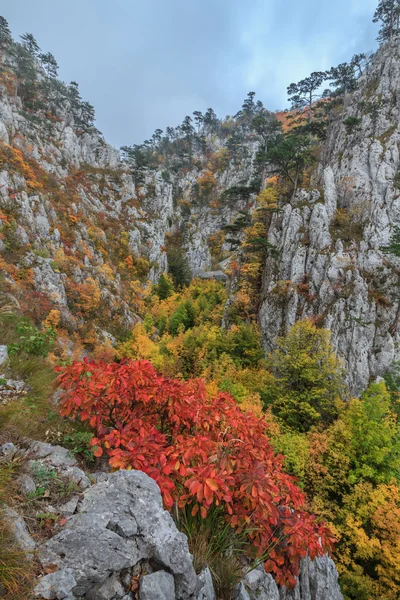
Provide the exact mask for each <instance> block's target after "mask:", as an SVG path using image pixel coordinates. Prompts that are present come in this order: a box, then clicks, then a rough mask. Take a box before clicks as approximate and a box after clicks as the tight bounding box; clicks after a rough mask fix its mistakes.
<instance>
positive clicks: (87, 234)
mask: <svg viewBox="0 0 400 600" xmlns="http://www.w3.org/2000/svg"><path fill="white" fill-rule="evenodd" d="M399 65H400V63H399V56H398V48H397V47H396V45H395V44H391V45H386V46H384V47H382V48H381V49H380V50H379V52H378V53H377V55H376V56H375V57H374V58H373V59H372V60H371V61H370V62H369V64H368V66H367V69H366V71H365V72H364V74H363V75H362V76H361V78H360V79H359V81H358V87H357V89H356V91H355V92H353V93H352V94H348V95H347V96H346V97H345V101H344V102H345V105H344V109H343V112H342V113H339V114H338V115H336V118H333V119H332V122H331V123H330V125H329V128H328V134H327V139H326V141H325V142H323V143H322V144H321V147H320V149H319V163H318V167H317V168H316V170H315V173H314V174H313V176H312V179H311V184H310V186H308V187H307V189H303V190H298V192H297V193H296V195H295V196H294V197H293V198H292V200H291V201H290V202H287V201H285V202H282V203H281V205H280V207H279V210H277V211H275V213H274V214H273V217H272V219H271V222H270V225H269V230H268V239H269V242H270V243H271V244H273V245H274V246H275V247H276V248H277V250H278V258H277V255H276V254H274V255H273V256H270V257H267V258H266V259H265V265H264V275H263V283H262V289H261V290H260V309H259V323H260V327H261V331H262V335H263V340H264V345H265V348H266V349H267V350H270V349H271V348H272V347H273V344H274V339H275V338H276V336H277V335H280V334H282V333H283V332H285V331H286V330H287V328H288V326H289V325H291V324H293V323H294V322H295V321H296V320H297V319H299V318H301V317H304V316H309V315H311V316H313V317H315V318H317V319H318V321H319V323H321V324H322V325H323V326H325V327H328V328H329V329H331V330H332V333H333V342H334V345H335V347H336V349H337V351H338V353H339V354H340V356H342V357H343V358H344V361H345V364H346V367H347V371H348V377H349V383H350V386H351V389H352V391H354V392H355V393H359V392H360V391H362V390H363V389H365V387H366V385H367V383H368V381H369V379H370V378H371V377H372V378H373V377H376V376H378V375H382V374H383V373H384V372H385V370H387V369H388V368H389V367H390V365H391V363H392V362H393V361H395V360H397V359H398V351H397V346H398V327H397V322H396V315H397V307H398V287H397V284H398V277H399V275H398V267H399V265H398V264H397V263H396V259H392V258H390V260H389V259H388V257H387V255H385V254H384V253H383V252H382V251H381V249H380V248H381V246H382V245H385V244H387V242H388V240H389V238H390V235H391V233H392V232H393V228H394V227H395V226H396V224H398V223H399V189H398V177H397V175H398V169H399V150H398V148H399V147H398V142H399V136H400V134H399V131H398V121H399V110H400V104H399V102H400V100H399V89H400V66H399ZM38 68H39V67H38ZM6 73H7V71H6ZM0 83H1V88H0V89H1V98H0V137H1V147H0V154H1V157H0V208H1V210H2V213H1V219H2V223H3V225H2V230H1V234H0V250H1V254H2V272H3V280H2V283H1V286H2V290H3V293H4V294H6V296H7V297H8V300H7V301H9V300H10V298H11V301H12V302H14V303H17V304H19V305H20V306H21V307H22V310H23V311H26V312H27V313H34V316H35V317H36V318H37V319H38V320H40V319H42V318H44V317H45V316H46V314H48V312H49V310H50V309H52V308H53V309H56V310H58V311H60V314H61V324H62V325H63V327H64V328H65V330H66V331H69V335H70V337H71V336H72V337H73V336H74V335H75V337H76V331H84V335H86V338H87V339H89V341H90V340H92V341H93V339H96V338H99V337H100V338H101V337H103V338H104V337H105V338H108V339H111V340H112V339H113V335H118V333H120V332H121V331H123V330H125V331H126V330H128V329H129V327H130V326H131V325H132V324H133V323H134V322H135V321H136V320H137V318H138V310H137V308H138V304H140V298H141V297H142V296H143V295H144V294H145V291H144V290H145V287H146V284H145V282H146V280H147V279H150V280H152V281H156V280H157V278H158V276H159V274H160V273H161V272H163V271H165V270H167V269H168V258H167V257H168V252H169V250H171V254H173V252H175V254H176V252H178V254H182V255H186V258H187V264H188V267H189V268H190V271H191V273H192V274H199V273H200V274H201V273H202V272H204V271H206V272H208V271H221V270H223V269H224V268H225V267H226V265H227V264H228V263H229V262H230V260H231V259H232V258H233V257H235V252H236V250H237V248H238V245H239V242H240V239H241V237H240V236H241V228H240V225H239V226H238V227H235V223H237V222H238V219H239V222H240V219H242V222H246V219H247V220H248V218H249V214H250V213H251V211H252V210H253V209H254V207H255V197H256V195H257V193H258V192H259V191H260V190H261V189H262V185H263V181H264V180H265V177H266V175H267V174H268V171H267V170H265V168H262V166H260V164H259V163H257V161H256V160H255V157H256V153H257V150H258V149H259V148H260V146H261V145H262V137H260V135H258V134H257V132H256V131H254V130H251V128H249V127H248V126H247V125H246V123H244V124H243V123H240V122H238V121H234V120H232V119H230V120H229V119H227V120H225V121H223V122H218V126H217V127H215V121H213V122H212V123H214V125H213V126H211V125H210V126H206V125H204V124H203V125H202V130H201V137H200V138H199V139H201V143H200V144H198V145H197V146H196V145H195V144H194V146H193V147H192V146H191V149H190V152H191V155H190V161H189V162H188V161H187V156H186V157H185V160H184V161H183V164H184V165H185V166H182V165H179V161H180V156H183V155H180V154H179V147H178V146H176V144H177V143H178V142H179V140H178V142H177V141H176V140H175V142H174V143H175V146H176V147H175V146H174V145H172V163H171V158H168V156H165V155H164V158H163V157H162V152H161V153H160V151H159V150H157V153H156V154H157V160H158V162H159V163H160V166H159V167H158V168H154V165H151V166H149V167H148V168H146V169H145V170H144V172H143V174H142V175H143V179H142V180H141V184H140V186H138V185H137V181H135V176H134V174H132V170H131V169H130V168H129V166H128V165H127V163H126V162H121V159H120V156H119V153H118V152H117V151H116V150H114V149H113V148H111V147H110V146H109V145H107V143H106V142H105V141H104V139H103V138H102V136H101V135H100V134H99V133H98V132H97V131H95V130H89V131H85V132H82V131H80V130H79V128H78V127H77V125H76V123H75V122H74V118H73V116H72V115H71V108H70V106H69V105H68V103H67V104H64V105H63V108H62V110H61V109H60V110H58V112H57V113H56V114H55V115H54V114H52V115H50V114H49V113H48V112H46V110H45V109H43V108H42V109H38V110H37V111H36V112H35V114H33V112H32V111H27V110H26V108H25V107H24V103H23V101H22V100H21V98H19V96H18V94H17V95H15V93H14V91H13V88H12V86H11V87H10V82H9V80H8V79H7V78H6V77H5V75H4V74H3V76H2V82H0ZM349 118H350V121H349ZM350 123H353V125H352V126H350ZM184 139H185V138H184ZM232 140H233V141H232ZM180 142H182V140H180ZM180 142H179V143H180ZM233 142H235V143H233ZM235 144H236V145H235ZM238 148H239V150H240V151H238ZM170 153H171V150H170ZM164 154H165V153H164ZM182 160H183V159H182ZM185 161H186V162H185ZM176 164H178V167H176ZM171 165H172V166H171ZM226 226H228V227H229V226H230V227H231V229H230V236H231V237H229V234H227V230H226V229H224V228H226ZM242 228H243V223H242ZM235 236H236V237H235ZM232 238H233V239H232ZM181 249H183V250H184V252H181ZM138 281H139V284H138V283H137V282H138ZM140 281H141V282H142V283H140ZM305 291H306V292H307V293H305ZM32 303H33V304H34V308H33V307H32ZM88 322H90V327H89V330H90V331H88ZM74 332H75V333H74ZM82 335H83V334H82ZM81 337H82V336H81Z"/></svg>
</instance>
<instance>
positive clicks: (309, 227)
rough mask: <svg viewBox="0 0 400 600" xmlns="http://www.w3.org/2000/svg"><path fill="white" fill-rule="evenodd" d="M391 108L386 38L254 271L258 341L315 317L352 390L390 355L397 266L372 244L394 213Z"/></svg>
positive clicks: (395, 152)
mask: <svg viewBox="0 0 400 600" xmlns="http://www.w3.org/2000/svg"><path fill="white" fill-rule="evenodd" d="M399 115H400V61H399V49H398V45H396V44H392V45H386V46H384V47H383V48H381V49H380V50H379V51H378V53H377V55H376V56H375V57H374V58H373V59H372V61H371V62H370V64H369V65H368V68H367V69H366V71H365V73H364V74H363V75H362V77H361V78H360V80H359V84H358V89H357V90H356V91H355V92H354V93H352V94H350V95H348V97H346V98H345V106H344V110H343V114H342V115H341V116H340V118H338V120H337V121H336V122H334V123H333V124H332V125H331V126H330V127H329V129H328V137H327V140H326V142H325V143H324V144H323V146H322V151H321V157H320V162H319V165H318V169H317V172H316V173H315V175H314V178H313V182H312V185H311V189H310V190H307V191H304V190H301V191H299V192H298V193H297V194H296V195H295V197H294V198H293V199H292V201H291V202H289V203H288V204H286V205H285V206H283V207H282V210H281V212H279V213H277V214H275V215H274V217H273V219H272V223H271V226H270V229H269V240H270V241H271V243H273V244H275V245H276V246H277V248H278V249H279V251H280V254H279V260H275V259H274V258H269V259H267V262H266V265H265V269H264V277H263V286H262V287H263V289H262V305H261V308H260V314H259V318H260V324H261V330H262V333H263V338H264V342H265V347H266V348H267V349H271V348H272V347H273V344H274V339H275V337H276V336H277V335H280V334H281V333H282V331H286V330H287V328H288V326H289V325H291V324H293V323H294V322H295V321H296V320H297V319H299V318H301V317H304V316H316V317H317V318H318V320H319V321H320V322H321V323H322V324H323V326H324V327H327V328H329V329H330V330H331V331H332V333H333V342H334V344H335V347H336V348H337V351H338V353H339V354H340V355H341V356H342V357H343V358H344V360H345V364H346V367H347V372H348V377H349V383H350V385H351V388H352V390H353V391H354V392H355V393H359V392H360V391H362V390H364V389H365V388H366V386H367V384H368V381H369V379H370V378H374V377H376V376H379V375H382V374H383V373H384V372H385V370H386V369H388V367H389V366H390V365H391V363H392V362H393V361H395V360H398V359H399V352H398V342H399V331H398V326H397V325H398V324H397V323H396V314H397V309H398V303H399V294H398V282H399V271H398V267H399V263H398V262H397V261H396V259H393V258H392V257H391V258H390V260H388V256H387V255H386V254H384V253H383V252H382V250H381V247H382V246H385V245H387V244H388V241H389V239H390V236H391V234H392V233H393V230H394V228H395V227H396V226H398V225H399V219H400V192H399V188H398V173H399V168H400V159H399V142H400V132H399V127H398V124H399ZM349 117H350V118H351V119H353V123H354V124H355V125H354V127H349V123H351V121H349ZM313 184H314V185H313ZM284 282H286V288H285V289H286V292H285V294H284V296H283V297H282V294H279V293H278V292H279V290H280V289H281V290H282V288H283V287H284V286H283V285H282V284H283V283H284ZM301 284H303V285H304V286H305V287H303V288H302V290H299V285H301ZM304 290H306V292H307V293H306V294H305V293H304ZM302 292H303V293H302Z"/></svg>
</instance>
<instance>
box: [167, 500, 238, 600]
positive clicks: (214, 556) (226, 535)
mask: <svg viewBox="0 0 400 600" xmlns="http://www.w3.org/2000/svg"><path fill="white" fill-rule="evenodd" d="M190 510H191V509H190V508H189V507H188V508H187V509H185V510H183V511H182V512H181V513H180V515H179V518H178V526H179V528H180V529H181V531H183V532H184V533H185V534H186V535H187V537H188V542H189V549H190V552H191V553H192V555H193V561H194V568H195V570H196V572H197V573H200V572H201V571H202V570H203V569H204V568H205V567H208V568H209V569H210V571H211V575H212V579H213V583H214V588H215V592H216V595H217V599H218V600H231V598H232V592H233V589H234V587H235V586H236V584H238V583H239V581H240V580H241V579H242V577H243V570H244V565H243V563H242V557H243V550H244V547H245V545H246V536H242V537H241V536H238V535H237V534H235V532H234V531H233V529H232V528H231V527H230V526H229V525H228V524H227V523H226V521H225V518H224V515H223V513H222V512H221V511H220V510H218V508H216V507H213V508H211V509H210V511H209V512H208V515H207V517H206V519H202V518H201V517H199V515H197V516H196V517H192V516H191V512H190Z"/></svg>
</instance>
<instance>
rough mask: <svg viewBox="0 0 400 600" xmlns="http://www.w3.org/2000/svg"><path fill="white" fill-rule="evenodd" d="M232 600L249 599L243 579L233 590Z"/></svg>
mask: <svg viewBox="0 0 400 600" xmlns="http://www.w3.org/2000/svg"><path fill="white" fill-rule="evenodd" d="M233 600H250V596H249V594H248V593H247V590H246V588H245V586H244V583H243V581H241V582H240V583H238V585H237V586H236V587H235V589H234V591H233Z"/></svg>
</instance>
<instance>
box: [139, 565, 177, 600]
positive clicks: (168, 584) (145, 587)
mask: <svg viewBox="0 0 400 600" xmlns="http://www.w3.org/2000/svg"><path fill="white" fill-rule="evenodd" d="M139 600H175V584H174V578H173V577H172V575H170V574H169V573H165V571H157V572H156V573H151V574H150V575H145V576H144V577H142V580H141V582H140V590H139Z"/></svg>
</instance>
